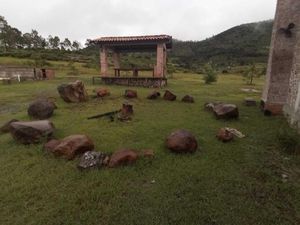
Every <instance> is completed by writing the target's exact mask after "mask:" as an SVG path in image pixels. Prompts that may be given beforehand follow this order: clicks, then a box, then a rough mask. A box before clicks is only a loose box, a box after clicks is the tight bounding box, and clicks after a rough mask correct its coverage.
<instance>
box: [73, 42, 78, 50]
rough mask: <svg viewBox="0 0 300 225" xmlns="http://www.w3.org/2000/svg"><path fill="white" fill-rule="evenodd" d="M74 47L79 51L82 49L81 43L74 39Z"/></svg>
mask: <svg viewBox="0 0 300 225" xmlns="http://www.w3.org/2000/svg"><path fill="white" fill-rule="evenodd" d="M72 49H73V50H75V51H78V50H79V49H80V43H79V42H78V41H73V43H72Z"/></svg>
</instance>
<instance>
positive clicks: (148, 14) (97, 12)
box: [0, 0, 276, 42]
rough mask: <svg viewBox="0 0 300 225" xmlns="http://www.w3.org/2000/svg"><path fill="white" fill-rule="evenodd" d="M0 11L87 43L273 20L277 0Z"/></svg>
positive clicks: (57, 3)
mask: <svg viewBox="0 0 300 225" xmlns="http://www.w3.org/2000/svg"><path fill="white" fill-rule="evenodd" d="M0 6H1V8H0V15H3V16H4V17H5V18H6V19H7V20H8V22H9V23H10V24H11V25H13V26H15V27H17V28H19V29H20V30H21V31H22V32H28V31H30V30H31V29H37V30H38V31H39V32H40V33H41V34H42V35H43V36H45V37H46V36H48V35H49V34H51V35H58V36H60V37H61V38H64V37H68V38H70V39H72V40H80V41H82V42H84V40H85V39H87V38H96V37H99V36H114V35H116V36H118V35H144V34H170V35H172V36H173V37H174V38H177V39H181V40H201V39H204V38H207V37H210V36H212V35H215V34H218V33H220V32H222V31H224V30H226V29H228V28H230V27H233V26H236V25H239V24H242V23H249V22H255V21H261V20H266V19H272V18H273V17H274V13H275V6H276V0H251V1H249V0H173V1H172V0H85V1H82V0H51V1H49V0H47V1H46V0H26V1H25V0H0Z"/></svg>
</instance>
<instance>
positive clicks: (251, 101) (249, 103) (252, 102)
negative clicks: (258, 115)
mask: <svg viewBox="0 0 300 225" xmlns="http://www.w3.org/2000/svg"><path fill="white" fill-rule="evenodd" d="M244 103H245V105H246V106H256V105H257V104H256V101H255V99H253V98H245V100H244Z"/></svg>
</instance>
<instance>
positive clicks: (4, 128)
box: [0, 119, 19, 133]
mask: <svg viewBox="0 0 300 225" xmlns="http://www.w3.org/2000/svg"><path fill="white" fill-rule="evenodd" d="M18 121H19V120H16V119H12V120H10V121H8V122H6V123H5V124H3V125H2V126H1V127H0V133H8V132H9V130H10V124H11V123H13V122H18Z"/></svg>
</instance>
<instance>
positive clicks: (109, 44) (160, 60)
mask: <svg viewBox="0 0 300 225" xmlns="http://www.w3.org/2000/svg"><path fill="white" fill-rule="evenodd" d="M92 42H93V43H94V44H96V45H98V46H99V47H100V66H101V78H102V81H103V82H104V83H106V84H119V85H127V86H144V87H162V86H165V85H167V78H166V74H167V68H166V64H167V50H168V49H171V48H172V37H171V36H169V35H149V36H131V37H101V38H98V39H95V40H93V41H92ZM155 51H156V65H155V66H154V68H121V67H120V54H121V53H124V52H155ZM109 52H112V57H113V63H114V75H109V74H108V53H109ZM120 71H132V77H121V76H120ZM140 71H152V77H139V72H140Z"/></svg>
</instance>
